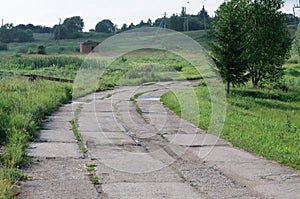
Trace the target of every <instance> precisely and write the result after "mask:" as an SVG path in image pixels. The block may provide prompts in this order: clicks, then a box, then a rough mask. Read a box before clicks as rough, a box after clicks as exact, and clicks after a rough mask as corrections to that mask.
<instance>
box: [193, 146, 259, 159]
mask: <svg viewBox="0 0 300 199" xmlns="http://www.w3.org/2000/svg"><path fill="white" fill-rule="evenodd" d="M191 150H192V151H193V152H194V154H196V155H197V156H198V157H199V158H200V159H201V160H203V161H210V162H232V161H234V162H239V163H242V162H253V161H255V160H257V159H258V157H257V156H255V155H252V154H250V153H246V152H244V151H241V150H239V149H236V148H232V147H226V146H225V147H214V146H212V147H202V148H193V149H191Z"/></svg>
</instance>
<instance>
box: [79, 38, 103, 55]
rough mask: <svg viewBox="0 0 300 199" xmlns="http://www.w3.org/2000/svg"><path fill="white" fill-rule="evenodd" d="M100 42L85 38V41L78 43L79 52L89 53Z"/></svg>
mask: <svg viewBox="0 0 300 199" xmlns="http://www.w3.org/2000/svg"><path fill="white" fill-rule="evenodd" d="M99 44H100V43H99V42H95V41H92V40H87V41H86V42H81V43H80V53H90V52H92V51H93V50H94V49H95V48H96V47H97V46H98V45H99Z"/></svg>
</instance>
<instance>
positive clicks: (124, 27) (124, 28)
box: [121, 23, 128, 31]
mask: <svg viewBox="0 0 300 199" xmlns="http://www.w3.org/2000/svg"><path fill="white" fill-rule="evenodd" d="M126 30H128V26H127V24H126V23H124V24H123V25H122V27H121V31H126Z"/></svg>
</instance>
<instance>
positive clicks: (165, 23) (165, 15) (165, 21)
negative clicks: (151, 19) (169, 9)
mask: <svg viewBox="0 0 300 199" xmlns="http://www.w3.org/2000/svg"><path fill="white" fill-rule="evenodd" d="M163 21H164V30H166V28H167V13H166V12H165V13H164V19H163Z"/></svg>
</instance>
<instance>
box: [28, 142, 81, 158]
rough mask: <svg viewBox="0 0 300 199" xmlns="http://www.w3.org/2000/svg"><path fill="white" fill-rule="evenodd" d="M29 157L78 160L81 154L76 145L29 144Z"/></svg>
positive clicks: (54, 143)
mask: <svg viewBox="0 0 300 199" xmlns="http://www.w3.org/2000/svg"><path fill="white" fill-rule="evenodd" d="M26 151H27V153H28V155H29V156H31V157H46V158H60V157H61V158H80V157H81V153H80V151H79V147H78V145H77V144H76V143H56V142H52V143H31V144H30V145H29V147H28V148H27V150H26Z"/></svg>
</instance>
